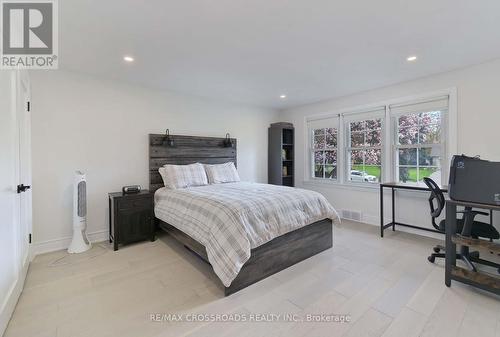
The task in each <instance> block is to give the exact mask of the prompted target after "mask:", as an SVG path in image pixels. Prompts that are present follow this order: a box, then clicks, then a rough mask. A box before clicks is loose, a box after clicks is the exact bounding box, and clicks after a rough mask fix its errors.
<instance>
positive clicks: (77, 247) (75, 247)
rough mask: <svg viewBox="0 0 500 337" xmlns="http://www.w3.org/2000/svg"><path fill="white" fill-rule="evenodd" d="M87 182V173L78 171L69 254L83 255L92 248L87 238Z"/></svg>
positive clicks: (76, 173)
mask: <svg viewBox="0 0 500 337" xmlns="http://www.w3.org/2000/svg"><path fill="white" fill-rule="evenodd" d="M86 231H87V180H86V177H85V173H83V172H80V171H76V172H75V181H74V184H73V239H72V240H71V244H70V245H69V247H68V253H83V252H85V251H87V250H89V249H90V247H91V246H92V245H91V243H90V241H89V238H88V237H87V233H86Z"/></svg>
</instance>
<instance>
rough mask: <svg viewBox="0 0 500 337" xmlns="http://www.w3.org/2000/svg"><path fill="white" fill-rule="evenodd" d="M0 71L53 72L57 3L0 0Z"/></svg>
mask: <svg viewBox="0 0 500 337" xmlns="http://www.w3.org/2000/svg"><path fill="white" fill-rule="evenodd" d="M0 3H1V19H2V24H1V27H2V34H1V37H2V42H1V48H2V49H1V55H0V56H1V63H0V68H2V69H57V65H58V62H57V52H58V50H57V49H58V48H57V47H58V43H57V42H58V39H57V33H58V32H57V28H58V27H57V3H56V1H55V0H32V1H30V2H24V1H15V0H1V2H0Z"/></svg>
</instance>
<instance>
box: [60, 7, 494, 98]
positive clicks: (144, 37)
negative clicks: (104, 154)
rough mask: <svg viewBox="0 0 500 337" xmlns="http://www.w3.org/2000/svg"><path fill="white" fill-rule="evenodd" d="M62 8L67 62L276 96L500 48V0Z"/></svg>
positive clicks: (112, 73)
mask: <svg viewBox="0 0 500 337" xmlns="http://www.w3.org/2000/svg"><path fill="white" fill-rule="evenodd" d="M59 13H60V14H59V17H60V19H59V25H60V26H59V31H60V33H59V34H60V44H59V48H60V55H61V56H60V67H61V68H62V69H69V70H76V71H80V72H85V73H90V74H94V75H98V76H100V77H105V78H112V79H118V80H124V81H128V82H132V83H136V84H140V85H144V86H148V87H152V88H160V89H169V90H173V91H177V92H182V93H187V94H193V95H198V96H204V97H211V98H216V99H223V100H230V101H235V102H241V103H249V104H252V105H259V106H266V107H272V108H287V107H291V106H296V105H301V104H306V103H310V102H315V101H319V100H324V99H327V98H332V97H338V96H343V95H347V94H351V93H355V92H359V91H363V90H368V89H372V88H376V87H381V86H386V85H389V84H394V83H397V82H401V81H405V80H409V79H414V78H418V77H422V76H426V75H430V74H433V73H439V72H444V71H448V70H451V69H455V68H459V67H463V66H466V65H470V64H475V63H480V62H483V61H486V60H489V59H493V58H496V57H500V1H499V0H413V1H409V0H365V1H361V0H343V1H340V0H309V1H307V0H300V1H299V0H247V1H242V0H163V1H162V0H147V1H140V0H105V1H104V0H78V1H77V0H65V1H59ZM126 54H129V55H133V56H134V57H135V59H136V61H135V62H134V63H133V64H126V63H125V62H124V61H123V56H124V55H126ZM413 54H414V55H418V61H417V62H415V63H408V62H407V61H406V57H407V56H409V55H413ZM282 93H285V94H287V96H288V98H287V99H286V100H280V99H279V95H280V94H282Z"/></svg>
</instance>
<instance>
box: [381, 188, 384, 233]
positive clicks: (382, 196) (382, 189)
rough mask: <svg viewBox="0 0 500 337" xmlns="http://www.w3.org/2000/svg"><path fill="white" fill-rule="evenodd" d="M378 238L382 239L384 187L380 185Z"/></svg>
mask: <svg viewBox="0 0 500 337" xmlns="http://www.w3.org/2000/svg"><path fill="white" fill-rule="evenodd" d="M380 237H381V238H383V237H384V187H383V186H382V185H380Z"/></svg>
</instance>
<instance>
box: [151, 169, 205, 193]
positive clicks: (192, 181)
mask: <svg viewBox="0 0 500 337" xmlns="http://www.w3.org/2000/svg"><path fill="white" fill-rule="evenodd" d="M158 171H159V172H160V175H161V177H162V179H163V183H164V184H165V187H166V188H170V189H177V188H186V187H191V186H203V185H208V180H207V174H206V173H205V168H204V167H203V165H202V164H200V163H195V164H189V165H168V164H167V165H164V166H163V167H160V169H159V170H158Z"/></svg>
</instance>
